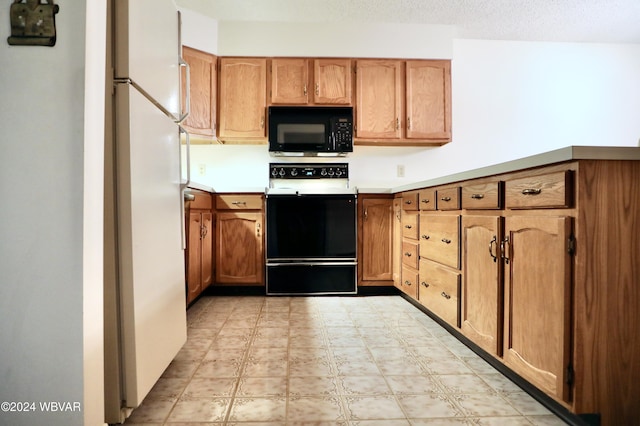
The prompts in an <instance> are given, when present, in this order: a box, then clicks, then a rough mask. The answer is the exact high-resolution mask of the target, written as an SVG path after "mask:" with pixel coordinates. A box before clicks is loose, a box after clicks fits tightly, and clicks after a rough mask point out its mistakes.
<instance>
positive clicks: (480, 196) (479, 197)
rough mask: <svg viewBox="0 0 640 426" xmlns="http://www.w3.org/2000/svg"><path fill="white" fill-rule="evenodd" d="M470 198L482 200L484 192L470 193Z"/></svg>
mask: <svg viewBox="0 0 640 426" xmlns="http://www.w3.org/2000/svg"><path fill="white" fill-rule="evenodd" d="M471 198H473V199H474V200H482V199H483V198H484V194H471Z"/></svg>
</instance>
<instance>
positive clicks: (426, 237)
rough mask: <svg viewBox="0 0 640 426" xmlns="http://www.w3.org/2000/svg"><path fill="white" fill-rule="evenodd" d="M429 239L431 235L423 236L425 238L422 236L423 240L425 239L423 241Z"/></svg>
mask: <svg viewBox="0 0 640 426" xmlns="http://www.w3.org/2000/svg"><path fill="white" fill-rule="evenodd" d="M429 238H431V237H430V236H429V235H423V236H422V239H423V240H428V239H429Z"/></svg>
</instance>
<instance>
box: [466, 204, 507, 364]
mask: <svg viewBox="0 0 640 426" xmlns="http://www.w3.org/2000/svg"><path fill="white" fill-rule="evenodd" d="M500 241H502V218H501V217H500V216H462V259H463V270H464V285H463V286H462V304H461V305H462V306H461V308H462V309H461V317H462V318H461V321H462V332H463V333H464V334H465V335H466V336H467V337H468V338H469V339H471V340H472V341H473V342H474V343H476V344H477V345H478V346H480V347H481V348H482V349H484V350H485V351H487V352H489V353H491V354H493V355H497V356H500V355H502V326H503V322H502V319H503V316H502V314H503V309H502V301H503V291H502V260H500Z"/></svg>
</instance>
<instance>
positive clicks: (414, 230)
mask: <svg viewBox="0 0 640 426" xmlns="http://www.w3.org/2000/svg"><path fill="white" fill-rule="evenodd" d="M417 199H418V194H417V193H408V194H404V195H403V197H402V215H401V221H402V243H401V245H400V248H401V252H400V253H401V259H402V263H401V270H400V271H401V272H400V280H399V282H397V283H396V286H397V287H398V288H399V289H400V291H402V292H403V293H405V294H407V295H409V296H410V297H411V298H413V299H416V300H417V298H418V261H419V259H420V251H419V250H420V245H419V242H418V232H419V228H418V225H419V216H418V210H417V207H418V203H417Z"/></svg>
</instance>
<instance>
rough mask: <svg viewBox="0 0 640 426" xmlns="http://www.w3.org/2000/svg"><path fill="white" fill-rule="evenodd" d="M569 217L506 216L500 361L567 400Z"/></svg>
mask: <svg viewBox="0 0 640 426" xmlns="http://www.w3.org/2000/svg"><path fill="white" fill-rule="evenodd" d="M570 236H571V219H570V218H568V217H563V216H560V217H554V216H551V217H545V216H542V217H537V216H515V217H507V218H505V236H504V239H503V246H504V250H503V251H502V257H503V259H504V261H505V297H504V313H505V321H504V350H503V351H504V353H503V357H504V362H505V364H506V365H507V366H509V367H510V368H511V369H512V370H513V371H515V372H516V373H518V374H520V375H521V376H522V377H524V378H525V379H527V380H528V381H529V382H531V383H533V384H534V385H535V386H537V387H538V388H540V389H541V390H543V391H544V392H546V393H547V394H549V395H551V396H553V397H555V398H557V399H558V400H560V401H568V400H569V383H568V380H567V379H568V374H569V372H568V368H567V366H568V365H569V354H570V343H571V339H570V319H571V311H570V308H571V299H570V296H571V288H570V283H571V254H570V253H569V251H568V244H569V238H570Z"/></svg>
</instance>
